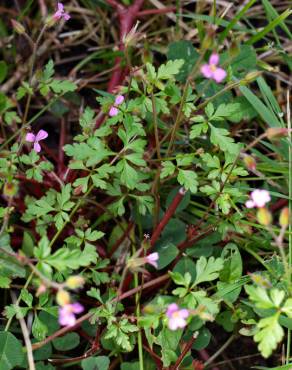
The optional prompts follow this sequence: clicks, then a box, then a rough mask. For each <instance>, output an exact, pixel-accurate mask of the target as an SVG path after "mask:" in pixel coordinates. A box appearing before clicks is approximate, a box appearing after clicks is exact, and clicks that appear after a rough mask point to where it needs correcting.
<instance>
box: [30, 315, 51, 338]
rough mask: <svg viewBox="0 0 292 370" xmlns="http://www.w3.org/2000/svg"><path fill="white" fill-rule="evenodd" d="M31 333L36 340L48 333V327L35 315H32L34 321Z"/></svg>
mask: <svg viewBox="0 0 292 370" xmlns="http://www.w3.org/2000/svg"><path fill="white" fill-rule="evenodd" d="M32 334H33V336H34V337H35V338H36V339H37V340H43V339H45V337H46V335H47V334H48V327H47V325H45V324H44V323H43V322H42V321H41V320H40V319H39V318H38V316H37V315H35V317H34V321H33V324H32Z"/></svg>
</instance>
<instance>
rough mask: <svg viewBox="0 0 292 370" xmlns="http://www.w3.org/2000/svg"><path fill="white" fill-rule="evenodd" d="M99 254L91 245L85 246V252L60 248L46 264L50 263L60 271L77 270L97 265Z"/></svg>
mask: <svg viewBox="0 0 292 370" xmlns="http://www.w3.org/2000/svg"><path fill="white" fill-rule="evenodd" d="M97 257H98V256H97V253H96V248H95V246H93V245H91V244H87V245H85V248H84V250H83V251H80V250H79V249H73V250H71V249H69V248H65V247H63V248H60V249H58V250H57V251H56V252H55V253H54V254H52V255H51V256H48V257H47V258H45V259H44V262H46V263H48V264H49V265H51V266H52V267H54V268H55V269H57V270H59V271H64V270H67V269H68V268H70V269H73V270H76V269H78V268H79V267H81V266H84V267H86V266H89V265H90V264H91V263H93V264H94V263H96V261H97Z"/></svg>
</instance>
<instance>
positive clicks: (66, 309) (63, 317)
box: [59, 302, 84, 326]
mask: <svg viewBox="0 0 292 370" xmlns="http://www.w3.org/2000/svg"><path fill="white" fill-rule="evenodd" d="M83 311H84V308H83V306H82V305H81V304H80V303H78V302H76V303H67V304H65V305H64V306H62V307H60V308H59V324H60V325H62V326H74V325H75V324H76V317H75V314H76V313H81V312H83Z"/></svg>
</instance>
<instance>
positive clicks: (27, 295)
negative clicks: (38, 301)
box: [20, 289, 33, 307]
mask: <svg viewBox="0 0 292 370" xmlns="http://www.w3.org/2000/svg"><path fill="white" fill-rule="evenodd" d="M20 297H21V299H22V300H23V302H25V303H26V305H27V306H28V307H31V306H32V301H33V295H32V294H30V293H29V292H28V290H27V289H21V292H20Z"/></svg>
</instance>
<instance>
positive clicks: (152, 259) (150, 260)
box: [146, 252, 159, 268]
mask: <svg viewBox="0 0 292 370" xmlns="http://www.w3.org/2000/svg"><path fill="white" fill-rule="evenodd" d="M158 260H159V254H158V253H157V252H154V253H151V254H149V255H148V256H146V263H149V264H150V265H152V266H154V267H155V268H157V266H158V265H157V261H158Z"/></svg>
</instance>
